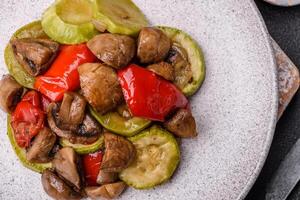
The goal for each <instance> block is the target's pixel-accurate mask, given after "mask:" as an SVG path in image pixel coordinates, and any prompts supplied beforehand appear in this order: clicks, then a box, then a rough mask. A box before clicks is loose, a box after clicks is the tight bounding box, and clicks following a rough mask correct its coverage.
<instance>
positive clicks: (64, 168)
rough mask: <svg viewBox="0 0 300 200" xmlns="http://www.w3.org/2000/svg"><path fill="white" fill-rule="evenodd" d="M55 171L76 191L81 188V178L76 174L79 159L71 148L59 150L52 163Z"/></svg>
mask: <svg viewBox="0 0 300 200" xmlns="http://www.w3.org/2000/svg"><path fill="white" fill-rule="evenodd" d="M52 164H53V167H54V169H55V171H56V172H57V173H58V174H59V175H60V176H61V177H63V178H64V179H66V180H67V181H68V182H69V183H71V184H72V185H74V186H75V187H76V188H77V189H80V188H81V184H82V183H81V178H80V175H79V172H78V166H79V157H78V156H77V154H76V153H75V151H74V150H73V148H71V147H64V148H62V149H60V150H59V151H58V152H57V153H56V154H55V157H54V159H53V161H52Z"/></svg>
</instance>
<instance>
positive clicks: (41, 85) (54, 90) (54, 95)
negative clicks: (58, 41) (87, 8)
mask: <svg viewBox="0 0 300 200" xmlns="http://www.w3.org/2000/svg"><path fill="white" fill-rule="evenodd" d="M96 60H97V59H96V57H95V56H94V54H93V53H92V52H91V51H90V50H89V49H88V48H87V46H86V44H79V45H65V46H62V47H61V49H60V53H59V55H58V57H57V58H56V60H55V61H54V62H53V64H52V66H51V67H50V69H49V70H48V71H47V72H46V73H45V74H44V75H42V76H39V77H37V78H36V81H35V83H34V88H35V89H37V90H38V91H40V92H41V93H42V94H44V95H45V96H47V97H48V98H49V99H50V100H51V101H60V100H62V98H63V95H64V93H65V92H66V91H74V90H76V89H78V88H79V86H80V82H79V74H78V71H77V68H78V66H79V65H81V64H84V63H88V62H94V61H96Z"/></svg>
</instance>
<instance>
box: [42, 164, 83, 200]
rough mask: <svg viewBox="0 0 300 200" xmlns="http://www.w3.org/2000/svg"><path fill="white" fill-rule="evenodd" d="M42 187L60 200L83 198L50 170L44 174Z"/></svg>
mask: <svg viewBox="0 0 300 200" xmlns="http://www.w3.org/2000/svg"><path fill="white" fill-rule="evenodd" d="M42 185H43V188H44V190H45V192H46V193H47V194H48V195H49V196H50V197H52V198H54V199H58V200H79V199H81V198H82V196H81V195H80V194H79V193H77V192H75V191H74V190H73V189H72V188H71V187H70V186H69V185H68V184H67V183H65V182H64V181H63V179H62V178H60V177H59V176H57V175H56V174H55V173H54V172H52V171H50V170H45V171H44V172H43V174H42Z"/></svg>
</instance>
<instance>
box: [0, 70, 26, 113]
mask: <svg viewBox="0 0 300 200" xmlns="http://www.w3.org/2000/svg"><path fill="white" fill-rule="evenodd" d="M22 94H23V87H22V86H21V85H20V84H19V83H17V81H16V80H15V79H14V78H13V77H12V76H10V75H5V76H3V77H2V79H1V81H0V96H1V98H0V107H1V109H2V110H3V111H5V112H7V113H12V112H13V110H14V109H15V107H16V105H17V104H18V102H19V101H20V100H21V97H22Z"/></svg>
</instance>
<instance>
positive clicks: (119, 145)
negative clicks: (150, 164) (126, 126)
mask: <svg viewBox="0 0 300 200" xmlns="http://www.w3.org/2000/svg"><path fill="white" fill-rule="evenodd" d="M104 144H105V153H104V156H103V160H102V163H101V167H100V170H102V171H103V172H116V173H117V172H121V171H122V170H123V169H125V168H126V167H128V166H129V165H130V164H131V163H132V162H133V160H134V159H135V155H136V149H135V147H134V145H133V144H132V143H131V142H130V141H129V140H127V139H126V138H124V137H122V136H118V135H115V134H112V133H108V132H107V133H104Z"/></svg>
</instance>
